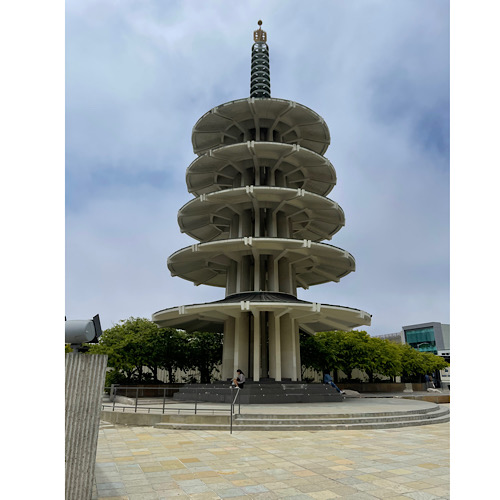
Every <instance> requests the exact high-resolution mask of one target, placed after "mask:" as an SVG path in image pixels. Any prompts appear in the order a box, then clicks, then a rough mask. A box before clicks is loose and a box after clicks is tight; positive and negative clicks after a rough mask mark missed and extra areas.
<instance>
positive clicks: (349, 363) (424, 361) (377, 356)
mask: <svg viewBox="0 0 500 500" xmlns="http://www.w3.org/2000/svg"><path fill="white" fill-rule="evenodd" d="M300 342H301V361H302V364H303V365H304V366H305V367H306V368H313V369H314V370H317V371H320V372H330V371H331V370H333V371H334V374H335V372H336V370H341V371H343V372H344V373H345V374H346V375H347V378H348V380H351V379H352V374H353V373H352V372H353V370H354V369H356V368H357V369H358V370H360V371H364V372H365V373H366V374H367V375H368V378H369V381H370V382H373V381H374V378H375V375H382V376H387V377H390V378H391V379H394V377H396V376H398V375H402V376H403V377H404V378H406V379H407V380H410V379H412V378H415V377H417V376H420V375H424V374H425V373H433V372H434V371H436V370H442V369H443V368H445V367H446V366H449V365H448V363H447V362H446V361H445V360H444V359H443V358H441V357H440V356H436V355H435V354H431V353H424V352H420V351H417V350H415V349H413V348H412V347H410V346H409V345H406V344H404V345H400V344H395V343H393V342H390V341H389V340H387V339H380V338H377V337H370V336H369V335H368V334H367V333H366V332H365V331H358V330H352V331H347V332H345V331H341V330H334V331H329V332H319V333H317V334H316V335H314V336H311V335H307V334H305V333H303V334H301V337H300Z"/></svg>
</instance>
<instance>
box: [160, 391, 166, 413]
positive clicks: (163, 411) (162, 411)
mask: <svg viewBox="0 0 500 500" xmlns="http://www.w3.org/2000/svg"><path fill="white" fill-rule="evenodd" d="M166 390H167V389H166V388H165V387H164V388H163V409H162V410H161V414H162V415H163V414H164V413H165V393H166Z"/></svg>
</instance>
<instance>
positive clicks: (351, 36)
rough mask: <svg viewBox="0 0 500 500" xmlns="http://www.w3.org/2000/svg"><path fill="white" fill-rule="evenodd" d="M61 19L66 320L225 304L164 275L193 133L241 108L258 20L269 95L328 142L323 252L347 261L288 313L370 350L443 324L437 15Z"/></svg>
mask: <svg viewBox="0 0 500 500" xmlns="http://www.w3.org/2000/svg"><path fill="white" fill-rule="evenodd" d="M65 15H66V55H65V58H66V68H65V71H66V110H65V114H66V124H65V127H66V128H65V130H66V139H65V141H66V219H65V224H66V228H65V229H66V231H65V239H66V273H65V279H66V302H65V314H66V316H67V317H68V319H80V318H87V317H92V316H93V315H94V314H96V313H99V315H100V318H101V322H102V325H103V327H104V328H108V327H110V326H112V325H113V324H114V323H117V322H118V321H119V320H121V319H126V318H128V317H130V316H140V317H147V318H150V317H151V314H152V313H154V312H155V311H158V310H160V309H163V308H168V307H173V306H177V305H181V304H190V303H199V302H206V301H211V300H217V299H220V298H223V295H224V291H223V289H220V288H213V287H208V286H199V287H195V286H194V285H193V284H192V283H191V282H188V281H184V280H182V279H181V278H174V277H171V276H170V273H169V271H168V269H167V267H166V260H167V257H168V256H169V255H170V254H171V253H173V252H175V251H176V250H178V249H180V248H182V247H185V246H188V245H190V244H192V243H194V240H192V239H191V238H189V237H188V236H186V235H183V234H181V233H180V231H179V227H178V225H177V211H178V209H179V208H180V207H181V206H182V205H184V204H185V203H186V202H187V201H189V200H190V199H191V198H192V196H191V195H190V194H189V193H188V191H187V188H186V184H185V171H186V168H187V166H188V165H189V164H190V163H191V162H192V161H193V159H194V158H195V155H194V153H193V151H192V147H191V130H192V127H193V125H194V124H195V122H196V121H197V120H198V118H199V117H200V116H202V115H203V114H204V113H206V112H207V111H208V110H210V109H211V108H213V107H214V106H217V105H219V104H222V103H225V102H227V101H231V100H234V99H239V98H244V97H247V96H248V95H249V84H250V53H251V46H252V40H253V38H252V37H253V31H254V30H255V29H257V27H258V26H257V21H258V20H259V19H262V20H263V25H262V27H263V29H265V30H266V31H267V35H268V45H269V48H270V57H271V95H272V96H273V97H279V98H284V99H290V100H293V101H296V102H299V103H301V104H304V105H306V106H308V107H310V108H312V109H314V110H315V111H316V112H317V113H319V114H320V115H321V116H322V117H323V118H324V119H325V121H326V123H327V124H328V127H329V129H330V135H331V144H330V147H329V149H328V150H327V152H326V154H325V156H326V157H327V158H328V159H330V161H331V162H332V164H333V165H334V167H335V169H336V172H337V178H338V181H337V186H336V187H335V188H334V189H333V191H332V192H331V193H330V195H329V197H330V198H332V199H333V200H335V201H336V202H338V203H339V204H340V206H341V207H342V208H343V210H344V212H345V214H346V226H345V227H344V228H343V229H342V230H341V231H340V232H339V233H337V234H336V235H335V236H334V237H333V239H332V240H331V242H330V243H331V244H333V245H335V246H338V247H341V248H344V249H345V250H347V251H348V252H350V253H351V254H352V255H353V256H354V257H355V259H356V272H355V273H351V274H350V275H348V276H347V277H345V278H344V279H342V280H341V281H340V283H337V284H336V283H329V284H324V285H320V286H316V287H311V288H310V289H309V290H307V291H306V290H302V289H299V292H298V295H299V297H300V298H302V299H305V300H310V301H315V302H323V303H327V304H339V305H343V306H348V307H354V308H358V309H362V310H364V311H367V312H369V313H370V314H372V315H373V317H372V325H371V327H368V328H367V331H368V332H369V333H370V334H372V335H383V334H387V333H393V332H397V331H399V330H401V327H402V326H403V325H410V324H414V323H420V322H427V321H438V322H443V323H449V322H450V313H449V305H450V304H449V295H450V285H449V283H450V274H449V254H450V245H449V238H450V220H449V215H450V214H449V206H450V189H449V187H450V168H449V167H450V165H449V163H450V154H449V131H450V126H449V119H450V114H449V104H450V94H449V85H450V79H449V70H450V56H449V51H450V46H449V38H450V23H449V16H450V12H449V4H448V2H446V1H435V0H418V1H416V0H415V1H412V0H408V1H401V0H383V1H377V0H359V1H357V2H345V1H340V0H337V1H331V0H328V1H322V0H316V1H314V2H303V1H295V0H286V1H279V0H274V1H272V2H269V1H252V2H249V1H238V2H234V1H232V0H231V1H230V0H211V1H203V2H202V1H169V2H164V1H160V0H156V1H146V0H143V1H119V2H118V1H109V2H102V1H89V0H85V1H83V0H67V2H66V14H65Z"/></svg>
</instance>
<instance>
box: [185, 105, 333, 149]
mask: <svg viewBox="0 0 500 500" xmlns="http://www.w3.org/2000/svg"><path fill="white" fill-rule="evenodd" d="M261 129H265V130H266V131H267V134H268V136H269V137H272V136H273V134H274V133H276V134H278V135H279V142H285V143H294V144H299V145H302V146H304V147H307V148H308V149H311V150H312V151H316V152H318V153H319V154H323V153H325V151H326V150H327V149H328V146H329V144H330V131H329V130H328V126H327V125H326V123H325V121H324V120H323V118H322V117H321V116H320V115H318V114H317V113H316V112H315V111H313V110H312V109H310V108H308V107H307V106H304V105H302V104H299V103H296V102H294V101H288V100H286V99H277V98H262V99H261V98H254V97H247V98H244V99H238V100H235V101H230V102H227V103H225V104H221V105H219V106H216V107H215V108H212V109H211V110H210V111H208V112H207V113H205V114H204V115H203V116H202V117H201V118H200V119H199V120H198V121H197V122H196V124H195V126H194V127H193V133H192V139H191V140H192V144H193V151H194V152H195V153H196V154H203V153H204V152H205V151H207V150H208V149H211V148H214V147H218V146H222V145H226V144H233V143H236V142H242V137H243V140H244V141H246V140H251V139H252V137H251V133H252V132H251V131H252V130H253V131H257V130H261ZM253 133H254V134H255V132H253Z"/></svg>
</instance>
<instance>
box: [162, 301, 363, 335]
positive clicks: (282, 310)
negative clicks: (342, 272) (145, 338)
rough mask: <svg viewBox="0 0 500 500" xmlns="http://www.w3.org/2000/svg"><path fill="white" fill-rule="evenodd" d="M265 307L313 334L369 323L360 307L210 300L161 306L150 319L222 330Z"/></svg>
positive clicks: (182, 326)
mask: <svg viewBox="0 0 500 500" xmlns="http://www.w3.org/2000/svg"><path fill="white" fill-rule="evenodd" d="M259 311H269V312H274V313H276V314H278V315H279V314H290V316H291V317H292V318H293V319H295V320H297V321H298V323H299V325H300V328H302V329H303V330H304V331H306V332H308V333H310V334H313V333H315V332H318V331H327V330H352V329H353V328H357V327H359V326H363V325H365V326H369V325H370V324H371V315H370V314H369V313H367V312H365V311H361V310H360V309H353V308H349V307H343V306H336V305H328V304H320V303H316V302H304V303H296V302H253V301H241V302H231V303H221V302H215V303H214V302H212V303H207V304H192V305H187V306H179V307H173V308H170V309H163V310H161V311H157V312H155V313H154V314H153V316H152V320H153V321H154V322H155V323H156V324H158V325H159V326H161V327H172V328H180V329H183V330H187V331H194V330H197V329H202V328H203V327H202V326H201V325H203V324H204V325H209V324H210V323H213V324H215V325H216V326H217V327H218V328H217V329H213V328H212V331H222V326H223V324H224V321H225V320H226V319H229V318H232V317H233V318H234V317H238V316H240V315H241V314H243V313H245V312H253V313H256V312H259Z"/></svg>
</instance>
